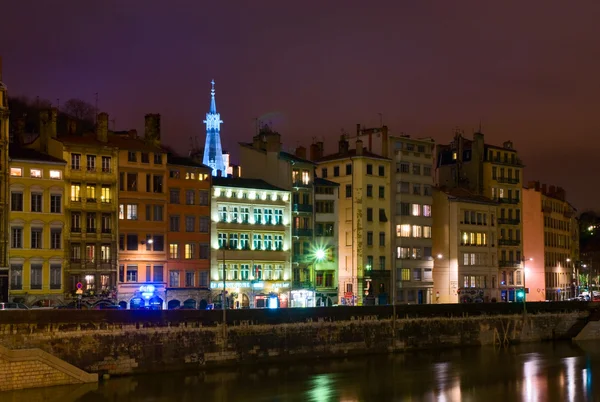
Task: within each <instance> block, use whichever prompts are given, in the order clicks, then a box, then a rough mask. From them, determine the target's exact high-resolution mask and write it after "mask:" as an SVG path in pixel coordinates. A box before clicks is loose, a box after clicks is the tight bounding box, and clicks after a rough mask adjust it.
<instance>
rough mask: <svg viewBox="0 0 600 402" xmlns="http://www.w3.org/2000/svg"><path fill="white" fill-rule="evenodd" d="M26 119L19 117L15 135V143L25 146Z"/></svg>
mask: <svg viewBox="0 0 600 402" xmlns="http://www.w3.org/2000/svg"><path fill="white" fill-rule="evenodd" d="M25 123H26V122H25V117H18V118H17V119H16V122H15V135H14V138H13V141H14V142H15V143H17V144H21V145H23V143H24V142H25Z"/></svg>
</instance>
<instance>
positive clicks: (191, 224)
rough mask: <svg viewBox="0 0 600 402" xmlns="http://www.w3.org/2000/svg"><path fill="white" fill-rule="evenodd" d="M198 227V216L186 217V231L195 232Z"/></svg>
mask: <svg viewBox="0 0 600 402" xmlns="http://www.w3.org/2000/svg"><path fill="white" fill-rule="evenodd" d="M195 227H196V218H195V217H193V216H186V217H185V231H186V232H193V231H194V229H195Z"/></svg>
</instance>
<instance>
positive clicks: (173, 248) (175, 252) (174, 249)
mask: <svg viewBox="0 0 600 402" xmlns="http://www.w3.org/2000/svg"><path fill="white" fill-rule="evenodd" d="M169 258H179V244H177V243H171V244H169Z"/></svg>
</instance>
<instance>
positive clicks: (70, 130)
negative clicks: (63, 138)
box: [67, 116, 77, 135]
mask: <svg viewBox="0 0 600 402" xmlns="http://www.w3.org/2000/svg"><path fill="white" fill-rule="evenodd" d="M76 133H77V120H75V119H74V118H72V117H71V116H69V117H67V134H69V135H75V134H76Z"/></svg>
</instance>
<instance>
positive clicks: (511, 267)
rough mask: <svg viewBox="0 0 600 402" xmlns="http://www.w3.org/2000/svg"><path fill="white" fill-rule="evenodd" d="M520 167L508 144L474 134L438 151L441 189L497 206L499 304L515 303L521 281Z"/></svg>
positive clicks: (523, 262)
mask: <svg viewBox="0 0 600 402" xmlns="http://www.w3.org/2000/svg"><path fill="white" fill-rule="evenodd" d="M522 175H523V163H522V162H521V160H520V159H519V157H518V154H517V151H516V150H515V149H514V147H513V143H512V142H511V141H506V142H504V144H503V145H502V146H501V147H498V146H495V145H489V144H485V142H484V136H483V134H481V133H475V134H474V135H473V140H468V139H466V138H464V137H463V136H462V134H461V133H457V134H456V135H455V137H454V140H453V141H452V142H451V143H450V144H448V145H439V146H438V149H437V178H438V183H439V185H440V186H441V187H446V188H464V189H467V190H468V191H470V192H471V193H473V194H476V195H483V196H485V197H487V198H490V199H492V200H493V201H497V202H498V203H499V206H498V211H497V214H496V216H494V218H493V219H494V221H495V222H496V224H497V226H498V245H497V252H498V267H499V281H498V286H499V289H500V300H502V301H516V289H517V288H516V287H515V286H516V285H514V283H516V280H517V278H522V277H523V269H524V267H525V265H526V261H527V258H526V256H524V255H523V243H522V240H523V239H522V233H523V222H522V211H523V204H522V197H521V189H522V177H523V176H522Z"/></svg>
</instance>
